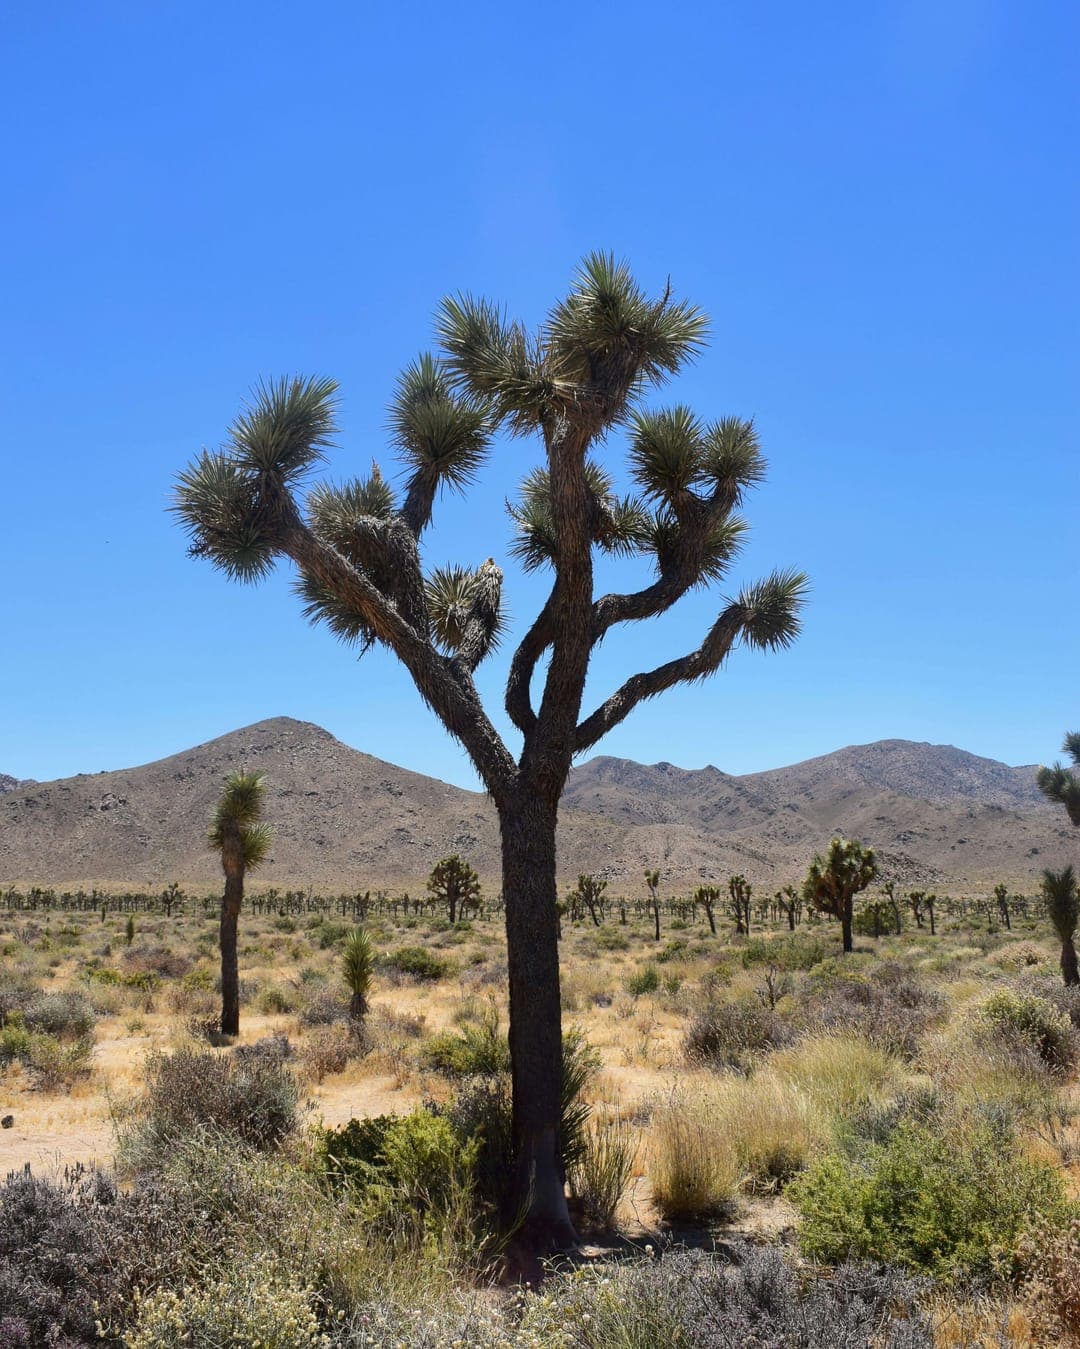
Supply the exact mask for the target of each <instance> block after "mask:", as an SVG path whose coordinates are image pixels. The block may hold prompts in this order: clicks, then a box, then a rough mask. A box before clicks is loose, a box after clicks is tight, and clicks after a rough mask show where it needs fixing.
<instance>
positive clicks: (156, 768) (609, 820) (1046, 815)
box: [0, 717, 1075, 893]
mask: <svg viewBox="0 0 1080 1349" xmlns="http://www.w3.org/2000/svg"><path fill="white" fill-rule="evenodd" d="M241 767H243V768H255V769H259V770H261V771H262V772H264V773H265V774H266V776H267V780H268V804H267V817H268V818H269V819H270V820H271V821H272V822H273V824H274V827H275V831H276V832H275V843H274V849H273V859H272V861H270V862H269V863H268V864H267V865H266V867H265V868H264V870H263V871H262V872H261V873H260V874H259V875H258V876H257V877H254V878H253V884H255V885H261V886H270V885H274V886H277V887H278V888H279V889H284V888H287V887H294V886H295V887H300V886H303V887H307V886H312V887H314V888H316V889H323V890H326V889H334V890H338V889H346V890H356V889H367V888H375V887H378V886H388V887H395V888H411V889H414V890H415V889H418V888H420V887H422V884H423V880H424V877H425V876H426V875H427V873H428V872H429V871H430V869H431V867H432V866H433V864H434V863H435V862H436V861H437V860H438V858H440V857H442V856H444V855H446V854H447V853H450V852H460V853H462V854H463V855H464V856H467V857H468V858H469V859H470V860H471V861H472V863H473V865H474V866H476V868H477V870H478V871H479V872H480V873H481V876H482V877H484V879H485V880H486V881H487V882H488V883H489V884H497V878H498V865H499V848H498V832H497V827H496V821H495V814H494V810H493V809H492V807H491V804H490V802H489V801H488V800H487V798H486V797H485V796H484V795H482V794H481V793H477V792H468V791H463V790H462V789H460V788H458V787H452V786H449V785H448V784H446V783H444V782H439V781H437V780H435V779H433V778H428V777H424V776H422V775H421V774H418V773H412V772H409V771H408V770H406V769H403V768H397V767H395V766H394V765H393V764H388V763H384V762H382V761H381V760H379V759H375V758H372V757H371V756H370V755H367V754H362V753H360V752H359V751H358V750H354V749H351V748H349V747H348V746H347V745H344V744H342V743H341V742H340V741H338V740H336V739H334V737H333V736H331V735H330V734H329V733H328V732H326V731H324V730H322V729H321V728H320V727H318V726H313V725H311V724H309V723H306V722H299V721H293V720H292V719H290V718H287V717H279V718H275V719H273V720H270V721H263V722H259V723H258V724H257V725H255V726H249V727H246V728H244V729H243V730H239V731H234V732H232V733H231V734H229V735H225V736H221V737H220V738H219V739H216V740H212V741H209V742H208V743H207V744H204V745H197V746H195V748H193V749H190V750H185V751H184V752H183V753H180V754H175V755H172V756H170V757H169V758H167V759H160V760H157V761H156V762H154V763H150V764H145V765H143V766H142V767H138V768H131V769H121V770H118V771H116V772H108V773H97V774H93V775H87V774H80V775H78V776H77V777H73V778H65V779H61V780H58V781H56V782H47V783H30V784H28V783H23V784H17V785H16V786H15V787H14V788H12V789H9V790H6V791H5V792H4V794H3V796H2V797H0V883H14V884H23V885H26V884H42V885H54V886H59V887H64V888H71V887H74V886H79V885H82V886H86V885H93V884H99V885H112V886H117V885H123V886H130V887H154V888H157V887H160V886H163V885H164V884H165V883H167V882H168V881H170V880H173V879H175V880H179V881H181V882H182V883H183V884H185V885H188V886H193V887H198V888H209V887H211V886H213V885H216V884H218V882H219V872H218V869H217V861H216V859H215V858H214V857H213V856H212V855H211V854H210V853H208V852H207V851H206V849H205V846H204V843H203V840H204V837H205V830H206V824H207V821H208V819H209V816H210V812H211V809H212V806H213V803H214V800H215V798H216V796H217V794H218V792H219V791H220V787H221V782H222V780H223V779H224V777H225V775H226V774H227V773H229V772H232V771H235V770H236V769H238V768H241ZM1033 779H1034V770H1033V769H1031V768H1010V767H1007V766H1006V765H1005V764H1000V763H997V762H995V761H993V760H990V759H981V758H978V757H977V756H975V755H972V754H966V753H965V752H964V751H962V750H958V749H954V748H952V747H951V746H941V745H925V744H915V743H913V742H911V741H904V740H886V741H879V742H877V743H876V744H872V745H858V746H850V747H849V748H847V749H842V750H838V751H837V752H836V753H834V754H827V755H824V756H822V757H821V758H817V759H809V760H807V761H806V762H804V763H799V764H794V765H792V766H790V767H788V768H779V769H775V770H772V771H770V772H765V773H752V774H746V775H743V776H732V775H730V774H726V773H723V772H721V771H720V770H719V769H716V768H704V769H699V770H684V769H679V768H675V767H673V766H672V765H671V764H665V763H660V764H652V765H645V764H638V763H633V762H631V761H629V760H624V759H613V758H606V757H601V758H597V759H592V760H590V761H588V762H587V763H585V764H583V765H582V766H581V767H580V768H578V769H576V770H575V771H574V773H573V774H572V775H571V779H570V783H569V784H568V787H567V791H566V795H565V798H564V804H563V809H562V815H561V823H560V835H559V860H560V872H561V877H562V880H563V881H564V882H571V881H572V880H573V879H574V878H575V877H576V875H577V873H578V872H580V871H591V872H594V873H596V874H599V875H601V876H604V877H606V878H607V879H608V880H609V882H610V887H611V890H612V892H614V893H619V892H623V893H636V892H637V891H638V890H639V889H640V878H641V873H642V871H643V870H644V869H645V868H646V867H652V866H659V867H660V869H661V872H662V874H663V877H664V882H665V884H666V885H669V886H672V887H679V888H685V887H689V886H693V885H697V884H700V883H701V882H702V881H705V880H722V879H724V878H726V876H728V875H729V874H730V873H731V872H734V871H742V872H745V873H746V875H748V876H749V877H750V878H751V880H753V881H754V882H755V883H756V884H757V885H758V886H760V887H762V888H767V887H771V886H774V885H779V884H783V883H786V882H788V881H794V880H797V879H798V878H799V877H800V876H801V875H802V873H803V872H804V870H805V867H806V863H807V860H808V859H809V857H810V855H811V854H812V853H813V852H814V851H816V850H817V849H819V848H820V847H821V846H822V845H823V844H824V843H826V842H827V841H828V838H829V837H830V835H831V834H832V833H835V832H842V833H846V834H850V835H854V836H857V837H861V838H864V839H867V840H869V841H871V842H873V843H874V844H875V846H876V847H877V848H878V851H879V854H880V855H881V857H882V860H883V862H884V864H885V873H886V874H891V875H892V876H893V877H894V878H895V879H896V880H897V881H898V882H901V883H905V882H906V883H912V884H914V883H924V884H929V885H934V886H936V887H937V888H939V889H945V888H952V889H954V890H955V891H957V892H960V891H975V890H982V889H984V888H985V887H986V885H987V884H991V885H992V884H993V883H994V882H995V881H997V880H1005V881H1007V882H1008V883H1009V884H1010V885H1014V886H1019V887H1026V888H1027V889H1029V890H1030V889H1033V888H1034V886H1035V884H1036V883H1037V877H1038V873H1039V872H1040V870H1041V869H1042V867H1044V866H1047V865H1051V864H1057V863H1058V862H1059V861H1062V860H1066V859H1068V858H1069V857H1070V856H1072V855H1073V851H1074V849H1075V841H1074V839H1073V838H1072V836H1071V835H1070V831H1069V829H1068V826H1067V825H1066V824H1065V823H1064V822H1063V816H1061V814H1060V812H1057V811H1055V810H1053V809H1052V808H1051V807H1049V806H1047V805H1046V803H1045V802H1043V800H1042V798H1041V797H1040V796H1039V793H1038V791H1037V789H1036V788H1035V785H1034V780H1033Z"/></svg>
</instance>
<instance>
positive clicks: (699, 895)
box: [694, 885, 721, 937]
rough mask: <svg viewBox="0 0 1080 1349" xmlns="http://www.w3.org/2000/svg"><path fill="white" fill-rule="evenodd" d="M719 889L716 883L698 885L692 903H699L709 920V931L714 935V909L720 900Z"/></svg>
mask: <svg viewBox="0 0 1080 1349" xmlns="http://www.w3.org/2000/svg"><path fill="white" fill-rule="evenodd" d="M720 896H721V891H720V887H719V886H718V885H699V886H698V888H697V889H696V890H695V891H694V903H695V904H700V905H701V907H702V908H703V909H704V910H705V917H706V918H707V919H708V920H709V931H710V932H711V933H712V934H713V936H714V937H715V936H716V915H715V913H714V909H715V908H716V905H717V904H718V903H719V902H720Z"/></svg>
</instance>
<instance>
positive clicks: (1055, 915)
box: [1042, 866, 1080, 942]
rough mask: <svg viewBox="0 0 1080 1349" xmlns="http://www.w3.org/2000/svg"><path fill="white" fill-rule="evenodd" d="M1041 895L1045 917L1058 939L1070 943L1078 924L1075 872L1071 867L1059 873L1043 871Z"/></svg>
mask: <svg viewBox="0 0 1080 1349" xmlns="http://www.w3.org/2000/svg"><path fill="white" fill-rule="evenodd" d="M1042 893H1043V901H1044V902H1045V904H1046V915H1047V917H1048V918H1049V919H1050V922H1051V924H1052V925H1053V928H1054V931H1055V932H1056V933H1057V935H1058V939H1059V940H1060V941H1063V942H1067V941H1072V939H1073V937H1074V936H1075V935H1076V925H1077V922H1080V893H1078V891H1077V887H1076V872H1075V871H1074V870H1073V868H1072V867H1071V866H1067V867H1065V868H1063V870H1061V871H1044V872H1043V874H1042Z"/></svg>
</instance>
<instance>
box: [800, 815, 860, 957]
mask: <svg viewBox="0 0 1080 1349" xmlns="http://www.w3.org/2000/svg"><path fill="white" fill-rule="evenodd" d="M876 875H877V859H876V857H875V856H874V850H873V848H864V847H863V845H862V844H861V843H860V842H859V841H858V840H857V839H847V838H834V839H833V841H832V842H831V843H830V844H829V851H828V852H827V853H825V854H824V855H822V854H819V855H818V856H817V857H815V858H814V860H813V861H812V862H811V863H810V869H809V871H808V872H807V873H806V880H805V881H804V883H803V898H804V899H805V900H806V902H807V904H810V905H812V906H813V907H814V908H815V909H817V910H818V912H819V913H827V914H829V915H830V916H831V917H833V918H837V919H839V920H840V927H841V931H842V933H843V942H844V951H845V952H849V951H851V950H852V940H851V920H852V907H853V901H854V899H855V896H856V895H857V894H859V892H860V891H862V890H865V889H866V887H867V886H868V885H869V884H870V882H871V881H872V880H873V879H874V877H875V876H876Z"/></svg>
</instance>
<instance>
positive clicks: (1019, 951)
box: [994, 941, 1050, 970]
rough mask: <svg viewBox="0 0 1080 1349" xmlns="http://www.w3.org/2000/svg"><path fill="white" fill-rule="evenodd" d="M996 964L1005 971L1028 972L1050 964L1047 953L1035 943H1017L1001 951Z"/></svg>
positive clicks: (995, 958)
mask: <svg viewBox="0 0 1080 1349" xmlns="http://www.w3.org/2000/svg"><path fill="white" fill-rule="evenodd" d="M994 963H995V964H996V965H999V966H1000V967H1001V968H1002V969H1005V970H1026V969H1030V968H1031V967H1033V966H1036V965H1047V964H1049V963H1050V962H1049V959H1048V957H1047V955H1046V952H1045V951H1044V950H1043V949H1042V948H1041V947H1039V946H1036V945H1035V943H1034V942H1031V941H1017V942H1013V943H1012V944H1011V945H1010V946H1006V947H1004V948H1003V949H1002V950H1001V951H999V952H998V953H997V955H996V956H995V957H994Z"/></svg>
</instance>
